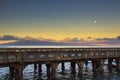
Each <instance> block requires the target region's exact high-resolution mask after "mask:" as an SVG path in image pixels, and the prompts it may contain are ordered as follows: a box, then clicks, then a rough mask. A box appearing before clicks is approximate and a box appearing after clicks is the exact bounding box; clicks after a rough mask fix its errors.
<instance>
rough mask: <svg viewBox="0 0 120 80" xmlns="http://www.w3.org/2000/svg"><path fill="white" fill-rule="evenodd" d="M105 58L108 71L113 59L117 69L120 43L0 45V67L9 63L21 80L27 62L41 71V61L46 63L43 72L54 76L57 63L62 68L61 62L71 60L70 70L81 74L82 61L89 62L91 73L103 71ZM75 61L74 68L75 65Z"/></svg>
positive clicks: (119, 64)
mask: <svg viewBox="0 0 120 80" xmlns="http://www.w3.org/2000/svg"><path fill="white" fill-rule="evenodd" d="M105 59H108V69H109V72H112V68H113V65H112V62H113V60H114V61H115V62H116V65H115V68H116V71H118V72H119V71H120V47H37V48H29V47H25V48H22V47H15V48H0V67H9V69H10V74H11V76H14V78H15V80H22V78H23V70H24V68H25V67H26V66H27V65H29V64H34V69H35V70H36V69H38V71H39V74H41V72H42V64H46V67H47V76H48V78H49V79H50V80H55V73H56V69H57V67H58V65H59V64H60V63H61V69H62V72H64V71H65V65H64V63H65V62H70V63H71V74H73V75H76V74H77V75H79V76H82V72H83V71H82V70H83V65H84V64H86V66H87V63H88V61H91V62H92V68H93V69H92V70H93V72H94V73H103V72H104V69H103V66H104V62H105ZM76 64H77V65H78V72H76V69H75V65H76Z"/></svg>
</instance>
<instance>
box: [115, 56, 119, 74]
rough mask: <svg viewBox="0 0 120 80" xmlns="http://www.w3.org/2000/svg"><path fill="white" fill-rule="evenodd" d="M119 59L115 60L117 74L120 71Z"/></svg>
mask: <svg viewBox="0 0 120 80" xmlns="http://www.w3.org/2000/svg"><path fill="white" fill-rule="evenodd" d="M119 60H120V59H119V58H116V59H115V62H116V71H117V72H119V71H120V64H119Z"/></svg>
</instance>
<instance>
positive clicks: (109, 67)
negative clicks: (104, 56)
mask: <svg viewBox="0 0 120 80" xmlns="http://www.w3.org/2000/svg"><path fill="white" fill-rule="evenodd" d="M112 61H113V59H108V70H109V72H112Z"/></svg>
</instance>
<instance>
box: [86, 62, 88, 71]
mask: <svg viewBox="0 0 120 80" xmlns="http://www.w3.org/2000/svg"><path fill="white" fill-rule="evenodd" d="M85 66H86V68H85V71H86V72H87V66H88V61H85Z"/></svg>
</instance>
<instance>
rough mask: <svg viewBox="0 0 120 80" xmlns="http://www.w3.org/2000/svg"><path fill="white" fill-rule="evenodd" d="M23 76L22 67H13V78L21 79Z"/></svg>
mask: <svg viewBox="0 0 120 80" xmlns="http://www.w3.org/2000/svg"><path fill="white" fill-rule="evenodd" d="M22 77H23V67H22V66H18V67H16V68H15V80H22Z"/></svg>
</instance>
